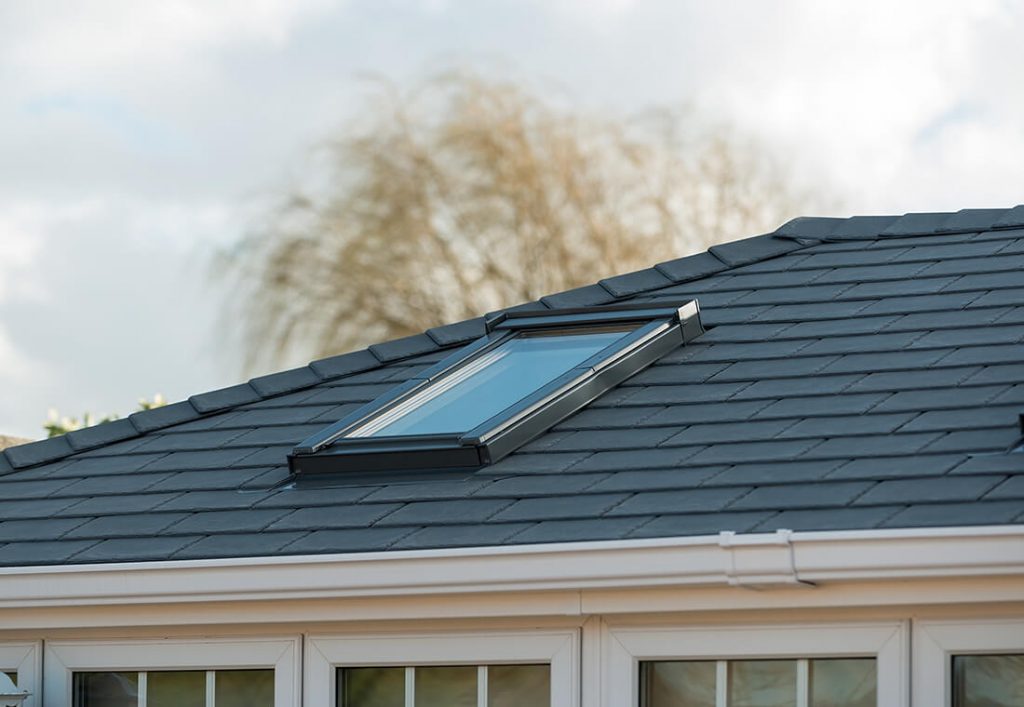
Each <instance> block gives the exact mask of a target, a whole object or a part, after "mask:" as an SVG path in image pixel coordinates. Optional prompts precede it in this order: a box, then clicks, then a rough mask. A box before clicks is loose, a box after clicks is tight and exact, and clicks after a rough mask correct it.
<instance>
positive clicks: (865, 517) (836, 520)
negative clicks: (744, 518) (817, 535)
mask: <svg viewBox="0 0 1024 707" xmlns="http://www.w3.org/2000/svg"><path fill="white" fill-rule="evenodd" d="M901 510H903V506H872V507H867V508H815V509H813V510H790V511H783V512H782V513H778V514H776V515H774V516H772V517H771V518H769V519H767V520H766V521H764V522H763V523H761V524H760V525H758V527H757V530H758V531H773V530H780V529H783V528H784V529H786V530H802V531H809V530H860V529H863V528H877V527H878V526H880V525H882V524H883V523H884V522H885V521H886V520H888V519H889V518H891V517H892V516H893V515H895V514H896V513H898V512H899V511H901Z"/></svg>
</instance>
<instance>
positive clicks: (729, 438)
mask: <svg viewBox="0 0 1024 707" xmlns="http://www.w3.org/2000/svg"><path fill="white" fill-rule="evenodd" d="M794 422H795V420H759V421H756V422H714V423H709V424H697V425H691V426H689V427H687V428H686V429H684V430H682V431H681V432H679V433H677V434H675V435H672V437H670V438H669V439H667V440H665V441H664V442H663V443H662V446H665V447H680V446H683V445H687V444H712V443H715V442H748V441H753V440H761V439H771V438H773V437H775V436H776V435H778V434H780V433H781V432H782V431H783V430H785V429H786V428H788V427H791V426H792V425H793V424H794ZM661 429H664V428H661Z"/></svg>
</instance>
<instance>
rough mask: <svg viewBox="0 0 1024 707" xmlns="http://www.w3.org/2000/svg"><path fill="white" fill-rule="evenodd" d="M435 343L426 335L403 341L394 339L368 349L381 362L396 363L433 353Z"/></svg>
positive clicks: (416, 335) (406, 338)
mask: <svg viewBox="0 0 1024 707" xmlns="http://www.w3.org/2000/svg"><path fill="white" fill-rule="evenodd" d="M435 349H437V343H436V342H435V341H434V340H433V339H431V338H430V337H429V336H427V335H426V334H415V335H413V336H407V337H405V338H404V339H395V340H394V341H387V342H385V343H383V344H374V345H373V346H371V347H370V349H369V350H370V353H372V354H373V355H374V356H376V357H377V358H378V359H380V360H381V361H383V362H385V363H387V362H389V361H397V360H398V359H400V358H409V357H410V356H416V355H418V354H422V353H426V352H428V351H434V350H435Z"/></svg>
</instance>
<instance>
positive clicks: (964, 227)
mask: <svg viewBox="0 0 1024 707" xmlns="http://www.w3.org/2000/svg"><path fill="white" fill-rule="evenodd" d="M1009 211H1010V209H961V210H960V211H957V212H956V213H955V214H953V215H952V216H950V217H949V218H948V219H947V220H946V222H945V223H944V224H942V226H940V227H939V228H937V229H935V230H936V231H938V232H939V233H944V232H951V231H987V230H989V229H990V228H993V227H994V226H995V225H996V224H997V223H999V221H1000V220H1001V219H1002V218H1003V217H1004V216H1006V215H1007V213H1008V212H1009Z"/></svg>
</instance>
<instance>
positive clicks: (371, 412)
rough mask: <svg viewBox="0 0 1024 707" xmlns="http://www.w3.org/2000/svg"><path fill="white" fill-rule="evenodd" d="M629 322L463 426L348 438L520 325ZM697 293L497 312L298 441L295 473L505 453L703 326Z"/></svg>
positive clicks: (547, 327)
mask: <svg viewBox="0 0 1024 707" xmlns="http://www.w3.org/2000/svg"><path fill="white" fill-rule="evenodd" d="M629 324H635V325H636V328H635V329H633V330H632V331H630V332H628V333H626V334H625V335H624V336H623V337H622V338H620V339H618V340H616V341H614V342H612V343H611V344H610V345H608V346H606V347H605V348H603V349H601V350H599V351H598V352H597V353H595V354H593V355H592V356H590V357H589V358H587V359H586V360H584V361H583V362H581V363H579V364H577V365H576V366H574V367H573V368H571V369H570V370H568V371H566V372H565V373H563V374H562V375H560V376H558V377H556V378H554V379H553V380H551V381H549V382H548V383H546V384H544V385H543V386H541V387H540V388H538V389H537V390H535V391H534V392H532V393H531V394H529V395H527V396H526V397H524V398H522V399H521V400H519V401H518V402H516V403H514V404H512V405H510V406H509V407H506V408H505V409H504V410H502V411H500V412H499V413H497V414H495V415H493V416H492V417H491V418H489V419H487V420H485V421H484V422H482V423H480V424H478V425H477V426H476V427H474V428H473V429H470V430H466V431H462V432H458V433H452V434H416V435H392V436H376V437H374V436H364V437H347V436H346V435H348V434H350V433H351V432H352V431H354V430H357V429H359V428H361V427H365V426H367V425H368V424H371V423H372V422H374V421H375V420H378V419H380V418H381V417H383V416H386V415H388V414H389V413H390V412H392V411H393V410H395V408H396V407H399V406H401V405H402V404H403V403H405V402H406V401H408V400H409V399H410V398H412V397H413V396H415V395H417V394H418V393H420V392H422V391H424V390H425V389H427V388H428V387H429V386H431V385H433V384H434V382H435V381H437V380H438V379H441V378H443V377H445V376H448V375H449V374H451V373H453V372H454V371H455V370H457V369H459V368H461V367H463V366H464V365H466V364H467V363H470V362H471V361H472V360H474V359H478V358H479V357H480V356H481V355H483V354H485V353H486V352H487V351H490V350H492V349H495V348H497V347H499V346H501V345H502V344H503V343H505V342H507V341H509V340H510V339H512V338H513V337H516V336H518V335H520V334H523V333H528V332H553V331H565V333H566V334H577V333H582V332H584V331H588V330H592V329H594V328H595V327H607V326H616V325H629ZM703 331H704V329H703V326H702V325H701V322H700V310H699V307H698V305H697V302H696V300H692V301H689V302H686V303H685V304H683V305H682V306H671V307H667V306H658V305H656V304H654V305H652V304H631V305H614V306H608V307H587V308H570V309H555V310H546V311H545V310H541V311H518V312H502V313H500V314H498V315H496V316H493V317H490V318H488V319H487V320H486V332H487V333H486V334H485V335H484V336H482V337H481V338H479V339H477V340H476V341H474V342H472V343H470V344H468V345H467V346H464V347H462V348H461V349H459V350H458V351H457V352H455V353H453V354H452V355H451V356H448V357H446V358H444V359H443V360H441V361H440V362H438V363H437V364H435V365H434V366H431V367H430V368H428V369H426V370H425V371H423V372H421V373H420V374H418V375H417V376H416V377H414V378H412V379H410V380H408V381H406V382H405V383H402V384H400V385H397V386H395V387H394V388H392V389H391V390H389V391H387V392H386V393H384V394H383V395H381V396H379V397H377V398H376V399H375V400H373V401H371V402H369V403H367V404H366V405H363V406H362V407H360V408H359V409H357V410H355V411H354V412H352V413H351V414H349V415H347V416H346V417H344V418H342V419H341V420H339V421H338V422H336V423H335V424H333V425H330V426H329V427H327V428H325V429H323V430H321V431H319V432H317V433H316V434H313V435H311V436H310V437H309V438H307V439H306V440H304V441H303V442H301V443H300V444H299V445H297V446H296V447H295V448H294V449H293V451H292V453H291V454H290V455H289V457H288V462H289V466H290V468H291V470H292V472H293V474H295V475H296V477H298V478H304V477H319V478H323V476H325V475H328V474H344V475H347V476H353V475H354V476H357V477H358V476H360V475H366V476H367V478H368V479H370V480H374V479H379V478H380V477H379V474H380V473H381V472H384V471H390V472H393V473H395V474H400V475H401V474H408V475H409V476H410V477H412V478H416V477H418V476H420V475H421V474H423V473H428V472H429V473H443V472H449V473H451V472H463V473H468V472H472V471H474V470H476V469H478V468H480V467H483V466H486V465H488V464H492V463H494V462H496V461H498V460H500V459H502V458H503V457H505V456H507V455H508V454H510V453H511V452H513V451H514V450H515V449H518V448H519V447H520V446H522V445H523V444H526V443H527V442H529V441H530V440H532V439H533V438H535V437H537V436H538V435H540V434H542V433H543V432H545V431H546V430H548V429H549V428H551V427H552V426H553V425H555V424H557V423H558V422H560V421H561V420H562V419H564V418H565V417H568V416H569V415H571V414H572V413H573V412H575V411H577V410H578V409H580V408H581V407H583V406H584V405H586V404H587V403H589V402H590V401H591V400H593V399H594V398H596V397H597V396H599V395H601V394H602V393H604V392H606V391H607V390H609V389H611V388H613V387H614V386H616V385H618V384H619V383H621V382H622V381H623V380H625V379H626V378H628V377H630V376H632V375H633V374H635V373H637V372H638V371H640V370H642V369H643V368H646V367H647V366H648V365H650V364H651V363H654V361H656V360H658V359H659V358H661V357H662V356H664V355H665V354H666V353H668V352H669V351H671V350H672V349H675V348H676V347H678V346H681V345H682V344H684V343H685V342H686V341H689V340H690V339H692V338H694V337H696V336H698V335H700V334H701V333H703Z"/></svg>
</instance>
